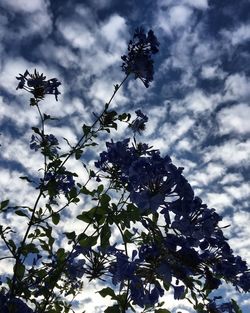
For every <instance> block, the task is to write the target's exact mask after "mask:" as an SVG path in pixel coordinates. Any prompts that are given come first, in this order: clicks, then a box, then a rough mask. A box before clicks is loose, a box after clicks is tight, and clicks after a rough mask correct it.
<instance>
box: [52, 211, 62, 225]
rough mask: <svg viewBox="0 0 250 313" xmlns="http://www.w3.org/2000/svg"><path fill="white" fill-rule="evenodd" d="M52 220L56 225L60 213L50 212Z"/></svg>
mask: <svg viewBox="0 0 250 313" xmlns="http://www.w3.org/2000/svg"><path fill="white" fill-rule="evenodd" d="M51 218H52V222H53V223H54V224H55V225H57V224H58V223H59V222H60V214H59V213H55V212H54V213H52V215H51Z"/></svg>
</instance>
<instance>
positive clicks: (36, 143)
mask: <svg viewBox="0 0 250 313" xmlns="http://www.w3.org/2000/svg"><path fill="white" fill-rule="evenodd" d="M57 148H58V140H57V138H56V137H55V136H54V135H52V134H50V135H43V136H42V138H38V136H35V135H32V136H31V140H30V149H32V150H35V151H38V150H39V149H42V151H43V152H44V153H45V154H49V155H51V156H55V155H57Z"/></svg>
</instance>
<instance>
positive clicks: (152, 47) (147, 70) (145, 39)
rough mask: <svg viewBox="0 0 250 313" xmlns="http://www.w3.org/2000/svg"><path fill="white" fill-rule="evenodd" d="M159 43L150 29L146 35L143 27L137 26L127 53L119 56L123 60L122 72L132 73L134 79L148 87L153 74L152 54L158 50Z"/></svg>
mask: <svg viewBox="0 0 250 313" xmlns="http://www.w3.org/2000/svg"><path fill="white" fill-rule="evenodd" d="M159 45H160V44H159V42H158V40H157V37H156V36H155V35H154V32H153V31H152V30H150V31H149V32H148V34H147V35H146V34H145V30H144V29H143V27H139V28H137V29H136V30H135V33H134V36H133V39H132V40H131V41H130V42H129V44H128V55H123V56H122V57H121V58H122V60H123V61H124V63H123V64H122V70H123V72H125V73H126V74H127V75H129V74H130V73H133V74H134V75H135V79H137V78H139V79H140V80H141V81H142V82H143V84H144V85H145V87H147V88H148V87H149V83H150V82H151V81H153V75H154V67H153V63H154V61H153V60H152V55H153V54H155V53H157V52H158V51H159V48H158V47H159Z"/></svg>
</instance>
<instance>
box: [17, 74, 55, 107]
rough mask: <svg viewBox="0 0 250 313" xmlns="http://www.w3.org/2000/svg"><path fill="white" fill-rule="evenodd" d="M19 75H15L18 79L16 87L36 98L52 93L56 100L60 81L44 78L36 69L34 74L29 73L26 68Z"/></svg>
mask: <svg viewBox="0 0 250 313" xmlns="http://www.w3.org/2000/svg"><path fill="white" fill-rule="evenodd" d="M19 75H20V76H18V77H16V79H17V80H19V83H18V85H17V88H16V89H24V90H26V91H28V92H29V93H31V94H33V96H34V97H35V98H36V99H39V100H41V99H43V98H44V96H45V95H46V94H51V95H54V96H55V98H56V101H57V100H58V95H59V94H60V92H59V91H58V87H59V86H60V85H61V83H60V82H59V81H58V80H57V79H56V78H51V79H49V80H46V76H43V74H39V73H38V72H37V71H36V70H35V71H34V74H30V73H29V72H28V70H26V71H25V73H24V74H19Z"/></svg>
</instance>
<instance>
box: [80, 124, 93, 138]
mask: <svg viewBox="0 0 250 313" xmlns="http://www.w3.org/2000/svg"><path fill="white" fill-rule="evenodd" d="M82 131H83V133H84V135H85V136H87V135H88V134H89V133H90V131H91V127H90V126H87V125H85V124H84V125H83V126H82Z"/></svg>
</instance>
